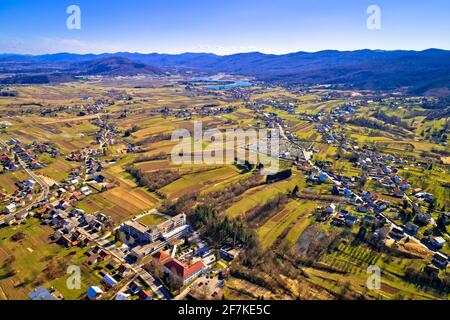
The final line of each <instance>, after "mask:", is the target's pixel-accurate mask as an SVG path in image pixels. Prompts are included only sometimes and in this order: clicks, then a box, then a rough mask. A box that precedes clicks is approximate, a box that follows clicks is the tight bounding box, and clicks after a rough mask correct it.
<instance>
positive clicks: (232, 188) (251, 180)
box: [202, 174, 264, 212]
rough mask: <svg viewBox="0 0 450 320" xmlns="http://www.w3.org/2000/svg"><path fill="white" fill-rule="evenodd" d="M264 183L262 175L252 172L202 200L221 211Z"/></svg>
mask: <svg viewBox="0 0 450 320" xmlns="http://www.w3.org/2000/svg"><path fill="white" fill-rule="evenodd" d="M263 183H264V181H263V180H262V176H261V175H259V174H252V175H250V176H249V177H248V178H247V179H243V180H240V181H238V182H235V183H232V184H230V185H229V186H227V187H225V188H224V189H222V190H219V191H213V192H210V193H208V194H206V195H205V196H204V197H203V199H202V202H203V203H207V204H208V206H210V207H211V208H213V209H215V210H217V211H219V212H221V211H223V210H225V209H227V208H228V207H230V206H231V204H232V203H233V201H235V199H236V198H237V197H239V196H240V195H242V194H243V193H244V192H245V191H247V190H249V189H252V188H255V187H257V186H260V185H262V184H263Z"/></svg>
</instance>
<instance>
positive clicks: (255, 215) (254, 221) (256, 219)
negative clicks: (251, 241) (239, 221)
mask: <svg viewBox="0 0 450 320" xmlns="http://www.w3.org/2000/svg"><path fill="white" fill-rule="evenodd" d="M288 200H289V198H288V196H287V195H286V194H283V193H279V194H278V195H276V196H275V198H273V199H271V200H269V201H267V202H266V203H265V204H263V205H260V206H257V207H255V208H253V209H252V210H250V211H249V212H247V213H246V215H245V219H246V220H247V222H248V223H249V224H251V225H258V224H260V223H262V222H263V221H265V220H266V219H267V218H268V217H270V216H271V215H272V214H273V213H275V212H276V211H279V210H280V209H282V208H283V207H284V206H285V205H286V204H287V202H288Z"/></svg>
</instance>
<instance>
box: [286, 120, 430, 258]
mask: <svg viewBox="0 0 450 320" xmlns="http://www.w3.org/2000/svg"><path fill="white" fill-rule="evenodd" d="M278 126H279V128H280V131H281V135H282V136H283V137H284V138H285V139H288V137H287V136H286V135H285V133H284V130H283V127H282V126H281V125H280V124H278ZM288 140H289V141H290V142H291V143H293V144H294V145H296V146H297V147H299V148H300V149H301V150H302V152H303V154H305V152H306V150H304V149H303V148H302V147H300V146H299V145H297V144H295V142H293V141H292V140H290V139H288ZM307 161H308V163H309V164H310V166H312V167H314V168H316V169H317V170H319V172H322V170H320V168H318V167H317V166H315V165H314V163H313V162H312V161H311V160H310V159H307ZM329 179H330V181H331V182H333V183H334V184H335V185H337V186H341V182H339V181H337V180H335V179H333V178H332V177H329ZM356 197H357V199H362V198H361V197H360V196H358V195H356ZM404 197H405V198H406V199H407V201H408V202H410V203H411V205H412V206H415V204H414V202H413V201H412V199H411V198H410V197H408V196H407V195H406V194H404ZM380 215H381V216H382V217H383V218H384V219H386V222H387V223H389V224H390V225H391V227H397V228H400V229H403V227H402V226H399V225H398V224H396V223H395V222H394V221H392V220H390V219H389V218H388V217H386V216H385V215H384V214H383V213H380ZM405 236H406V237H407V238H409V239H410V240H412V241H414V242H416V243H417V244H419V245H420V246H422V247H423V248H425V249H426V250H428V251H429V252H430V253H432V254H434V253H435V252H434V251H433V250H431V249H430V248H428V247H427V246H426V245H424V244H423V243H422V242H421V241H420V240H419V239H418V238H416V237H414V236H411V235H409V234H405Z"/></svg>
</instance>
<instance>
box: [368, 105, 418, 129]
mask: <svg viewBox="0 0 450 320" xmlns="http://www.w3.org/2000/svg"><path fill="white" fill-rule="evenodd" d="M372 117H374V118H376V119H378V120H381V121H383V122H385V123H388V124H392V125H394V126H399V127H402V128H403V129H406V130H412V128H411V127H410V126H409V125H408V124H407V123H406V122H403V121H402V119H401V118H400V117H397V116H390V115H388V114H386V113H384V112H383V111H381V110H378V111H377V112H375V113H374V114H372Z"/></svg>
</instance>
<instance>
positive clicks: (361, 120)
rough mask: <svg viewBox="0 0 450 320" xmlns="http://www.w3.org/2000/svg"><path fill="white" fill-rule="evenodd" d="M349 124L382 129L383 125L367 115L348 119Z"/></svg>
mask: <svg viewBox="0 0 450 320" xmlns="http://www.w3.org/2000/svg"><path fill="white" fill-rule="evenodd" d="M347 122H348V123H349V124H353V125H355V126H360V127H365V128H369V129H376V130H382V129H383V125H382V124H381V122H379V121H375V120H371V119H368V118H365V117H356V118H353V119H349V120H348V121H347Z"/></svg>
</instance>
